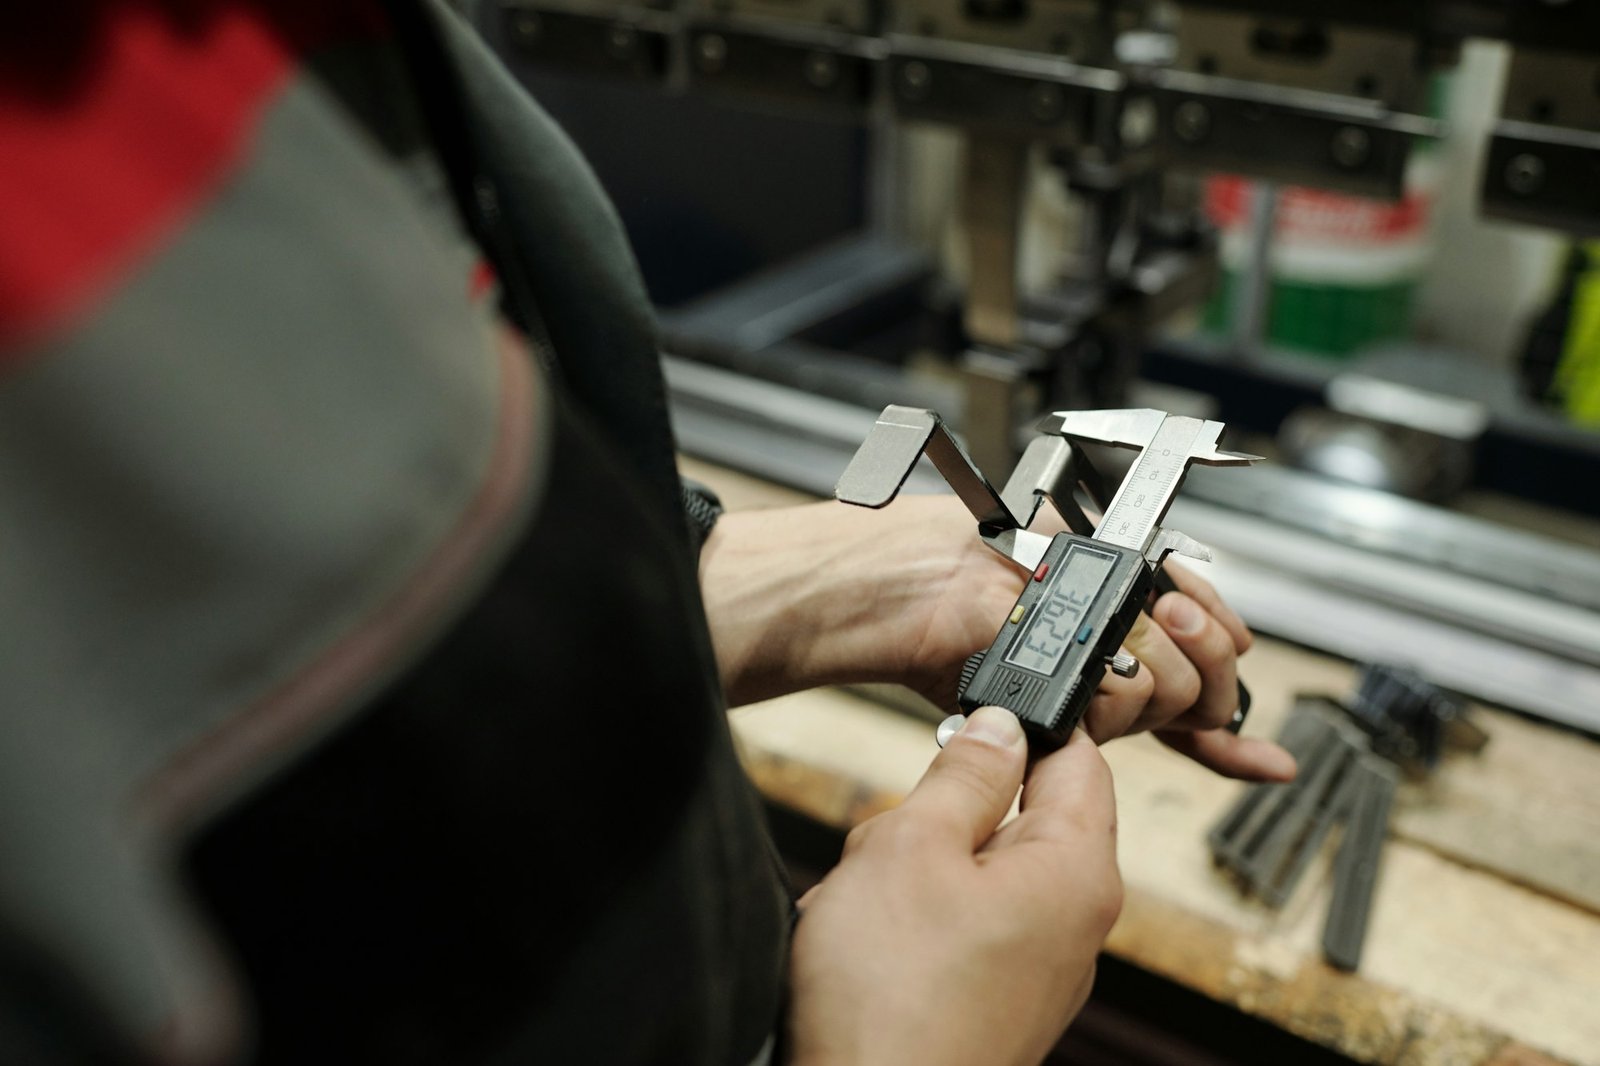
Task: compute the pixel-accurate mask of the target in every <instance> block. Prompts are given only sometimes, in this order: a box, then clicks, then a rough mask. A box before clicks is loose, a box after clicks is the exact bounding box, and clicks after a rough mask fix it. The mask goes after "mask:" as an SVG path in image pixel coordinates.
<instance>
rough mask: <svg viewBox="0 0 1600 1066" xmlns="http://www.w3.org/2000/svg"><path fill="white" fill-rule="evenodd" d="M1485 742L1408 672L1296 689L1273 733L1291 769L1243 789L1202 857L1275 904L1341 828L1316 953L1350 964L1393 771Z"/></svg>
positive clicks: (1441, 696) (1395, 781)
mask: <svg viewBox="0 0 1600 1066" xmlns="http://www.w3.org/2000/svg"><path fill="white" fill-rule="evenodd" d="M1486 740H1487V737H1486V735H1485V734H1484V733H1483V732H1482V730H1479V729H1477V727H1475V726H1472V725H1470V723H1467V722H1466V720H1465V718H1464V717H1462V713H1461V705H1460V704H1459V703H1458V702H1456V701H1455V700H1453V699H1452V698H1451V697H1449V696H1448V695H1447V694H1445V693H1443V692H1441V691H1440V690H1438V689H1436V688H1434V687H1433V686H1431V685H1428V684H1426V683H1425V682H1423V681H1421V679H1420V678H1418V677H1417V676H1416V675H1415V674H1413V673H1411V672H1409V671H1406V670H1402V669H1398V668H1391V667H1383V666H1368V667H1367V668H1366V669H1365V671H1364V673H1363V675H1362V677H1361V680H1360V682H1359V684H1358V686H1357V690H1356V692H1355V693H1354V694H1353V695H1352V696H1351V697H1350V698H1349V699H1348V700H1346V701H1339V700H1334V699H1332V698H1329V697H1324V696H1307V695H1302V696H1301V697H1300V699H1299V701H1298V702H1297V703H1296V705H1295V708H1294V711H1293V712H1292V713H1291V714H1290V717H1289V720H1288V722H1287V723H1286V724H1285V725H1284V728H1283V732H1282V734H1281V735H1280V736H1279V738H1278V741H1279V743H1280V744H1282V745H1283V746H1284V747H1285V748H1287V749H1288V750H1289V751H1290V752H1291V753H1292V754H1293V755H1294V757H1295V759H1296V760H1297V761H1298V762H1299V764H1300V773H1299V776H1298V777H1296V779H1295V780H1294V781H1293V782H1291V783H1289V784H1282V785H1280V784H1261V785H1254V786H1252V787H1251V788H1250V789H1249V790H1248V791H1247V792H1245V794H1244V795H1243V796H1242V797H1240V799H1239V800H1238V802H1237V803H1235V804H1234V805H1233V807H1232V808H1230V809H1229V810H1228V812H1227V813H1226V814H1224V815H1223V816H1222V818H1221V819H1219V820H1218V821H1217V823H1216V824H1215V825H1214V826H1212V828H1211V831H1210V833H1209V834H1208V837H1207V842H1208V844H1209V845H1210V848H1211V855H1212V858H1213V859H1214V860H1215V861H1216V863H1217V864H1218V865H1219V866H1222V867H1224V868H1226V869H1227V870H1228V871H1230V872H1231V873H1232V874H1233V875H1234V876H1235V877H1236V878H1237V879H1238V880H1239V882H1240V884H1241V886H1242V887H1243V888H1244V889H1245V890H1246V891H1247V892H1249V893H1251V894H1253V895H1255V896H1257V897H1258V898H1260V899H1261V900H1262V902H1264V903H1266V904H1267V905H1268V906H1271V907H1280V906H1282V905H1283V904H1284V902H1285V901H1287V900H1288V898H1289V896H1290V894H1291V893H1292V892H1293V891H1294V889H1295V886H1296V885H1297V884H1298V883H1299V882H1300V879H1301V877H1302V876H1303V875H1304V874H1305V872H1306V870H1307V869H1308V868H1309V867H1310V865H1311V863H1312V861H1313V860H1314V859H1315V858H1316V856H1317V855H1318V854H1319V853H1320V852H1321V850H1322V845H1323V843H1324V841H1326V840H1327V838H1328V837H1329V835H1330V834H1331V833H1332V832H1333V830H1334V829H1335V828H1336V827H1339V826H1342V827H1343V830H1342V839H1341V841H1340V844H1339V850H1338V854H1337V857H1336V858H1335V859H1334V865H1333V900H1332V902H1331V903H1330V905H1329V907H1328V917H1327V921H1326V924H1325V925H1324V926H1323V934H1322V951H1323V955H1324V956H1325V957H1326V958H1327V960H1328V962H1329V963H1330V964H1332V965H1334V966H1337V967H1339V968H1340V969H1344V970H1354V969H1356V968H1357V967H1358V966H1359V965H1360V962H1361V949H1362V944H1363V942H1364V941H1365V939H1366V931H1367V921H1368V918H1369V916H1370V913H1371V909H1372V897H1373V891H1374V889H1375V888H1376V885H1377V876H1378V865H1379V862H1380V860H1381V858H1382V854H1383V843H1384V840H1385V838H1386V837H1387V835H1388V827H1389V811H1390V808H1391V807H1392V806H1393V803H1394V796H1395V791H1396V789H1397V787H1398V785H1399V781H1400V771H1401V769H1402V768H1404V769H1406V770H1407V771H1408V772H1409V773H1412V774H1414V775H1420V774H1421V773H1423V772H1425V771H1426V770H1427V769H1431V768H1432V766H1433V765H1435V764H1436V763H1437V760H1438V756H1439V754H1440V751H1441V750H1442V747H1443V746H1444V745H1445V743H1446V742H1448V743H1450V744H1451V745H1452V746H1456V747H1462V748H1467V749H1470V750H1476V749H1478V748H1481V747H1482V746H1483V744H1484V743H1485V742H1486Z"/></svg>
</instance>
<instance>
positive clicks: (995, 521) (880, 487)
mask: <svg viewBox="0 0 1600 1066" xmlns="http://www.w3.org/2000/svg"><path fill="white" fill-rule="evenodd" d="M1062 443H1063V444H1064V443H1065V442H1064V441H1063V442H1062ZM924 454H926V455H927V457H928V458H929V459H930V460H932V461H933V465H934V467H935V468H936V469H937V470H938V471H939V473H940V475H942V476H943V477H944V479H945V481H947V482H949V484H950V487H951V488H952V489H954V490H955V493H956V497H957V498H958V499H960V500H961V502H962V503H963V504H965V505H966V508H967V510H969V511H971V512H972V516H973V517H974V518H976V519H977V520H978V535H979V536H980V537H982V538H983V541H984V543H985V544H987V545H989V547H991V548H993V549H994V550H995V551H997V552H999V553H1000V554H1001V555H1003V556H1005V557H1006V558H1007V559H1009V560H1011V561H1012V562H1013V563H1015V564H1016V565H1017V566H1018V567H1021V568H1022V569H1023V570H1026V571H1028V572H1030V573H1031V572H1032V571H1033V570H1034V569H1036V568H1037V567H1038V565H1039V560H1040V559H1042V558H1043V557H1044V553H1045V549H1046V548H1048V547H1049V546H1050V538H1049V537H1046V536H1043V535H1042V534H1038V533H1030V532H1028V528H1027V527H1028V523H1030V522H1032V521H1033V517H1034V515H1035V514H1036V513H1037V512H1038V509H1039V496H1038V494H1036V493H1034V492H1032V491H1031V490H1029V491H1023V487H1022V486H1021V483H1020V482H1018V480H1017V478H1016V477H1015V476H1013V477H1012V479H1011V482H1012V483H1013V484H1016V485H1017V486H1018V488H1016V489H1015V490H1013V489H1012V485H1011V484H1008V485H1007V490H1008V492H1007V495H1006V496H1005V497H1002V496H1001V494H1000V493H999V492H996V491H995V488H994V486H993V485H991V484H990V483H989V479H988V478H986V477H984V476H983V472H982V471H980V470H979V469H978V467H977V465H976V464H975V463H973V461H972V460H971V458H969V457H968V455H967V453H966V452H965V451H964V450H963V449H962V447H961V445H960V443H959V442H957V441H956V439H955V437H954V436H952V435H951V433H950V430H949V429H948V428H947V427H946V426H945V424H944V419H942V418H940V417H939V415H938V414H937V413H935V412H933V411H928V410H925V409H923V408H920V407H900V406H896V405H890V406H889V407H885V408H884V409H883V413H882V414H881V415H879V416H878V421H877V423H876V424H875V425H874V426H873V427H872V431H871V432H870V433H868V434H867V439H866V440H864V441H862V442H861V447H860V448H858V449H857V450H856V454H855V457H854V458H852V459H851V460H850V465H849V466H847V467H845V471H844V473H843V474H842V475H841V476H840V478H839V483H838V485H837V486H835V488H834V490H833V494H834V496H835V497H836V498H838V499H839V500H841V501H843V502H844V503H850V504H855V505H856V506H858V507H886V506H888V505H889V503H891V502H892V501H893V500H894V498H895V497H896V496H898V495H900V490H901V488H902V487H904V485H905V483H906V478H908V477H910V476H911V471H912V469H913V468H915V467H916V465H917V460H918V459H920V458H921V457H922V456H923V455H924Z"/></svg>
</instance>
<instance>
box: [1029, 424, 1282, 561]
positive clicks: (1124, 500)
mask: <svg viewBox="0 0 1600 1066" xmlns="http://www.w3.org/2000/svg"><path fill="white" fill-rule="evenodd" d="M1045 424H1046V425H1048V426H1050V427H1053V429H1054V431H1055V432H1058V433H1060V434H1061V435H1062V436H1064V437H1067V438H1069V439H1071V438H1073V437H1077V438H1079V439H1083V440H1092V441H1097V442H1099V443H1102V444H1112V445H1119V446H1122V447H1135V448H1142V449H1143V451H1142V452H1141V453H1140V455H1139V458H1138V460H1137V461H1136V462H1135V463H1134V464H1133V469H1131V470H1129V471H1128V475H1127V476H1126V477H1125V478H1123V479H1122V485H1121V487H1120V488H1118V489H1117V494H1116V495H1115V496H1114V497H1112V499H1111V503H1110V504H1109V505H1107V507H1106V513H1105V515H1104V517H1102V518H1101V519H1100V526H1099V528H1098V529H1096V530H1095V534H1094V536H1095V539H1096V540H1100V541H1104V542H1106V543H1108V544H1117V545H1120V546H1122V547H1124V548H1132V549H1133V550H1134V551H1137V552H1142V553H1145V555H1146V557H1147V558H1148V557H1149V556H1150V555H1151V554H1152V549H1154V554H1155V555H1156V556H1157V557H1156V558H1154V559H1152V560H1151V565H1152V566H1159V565H1160V564H1161V557H1163V556H1164V555H1165V554H1166V552H1168V551H1173V550H1182V549H1183V548H1185V547H1187V546H1189V545H1191V544H1193V542H1192V541H1189V540H1188V539H1187V538H1180V537H1166V538H1158V536H1157V534H1158V533H1160V532H1161V530H1160V522H1161V519H1162V518H1164V517H1165V516H1166V513H1167V509H1168V508H1169V507H1171V506H1172V501H1173V499H1174V498H1175V497H1176V496H1177V494H1178V488H1179V486H1181V485H1182V484H1183V478H1184V475H1185V474H1186V473H1187V472H1188V469H1189V464H1190V463H1191V462H1201V463H1209V464H1212V465H1218V466H1221V465H1246V464H1249V463H1253V462H1255V461H1256V460H1257V459H1259V458H1260V457H1259V456H1254V455H1245V454H1243V453H1240V452H1224V451H1219V450H1218V448H1217V441H1218V440H1219V439H1220V438H1221V436H1222V430H1223V428H1224V427H1223V424H1222V423H1221V422H1212V421H1206V420H1202V419H1198V418H1188V417H1185V416H1182V415H1169V414H1166V413H1165V412H1162V411H1156V410H1151V409H1144V410H1129V411H1057V412H1056V413H1055V414H1054V415H1051V416H1050V417H1049V418H1048V419H1046V423H1045ZM1195 547H1198V545H1195ZM1186 554H1187V553H1186ZM1201 557H1202V558H1205V557H1207V556H1204V555H1202V556H1201Z"/></svg>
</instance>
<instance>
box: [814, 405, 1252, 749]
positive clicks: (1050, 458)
mask: <svg viewBox="0 0 1600 1066" xmlns="http://www.w3.org/2000/svg"><path fill="white" fill-rule="evenodd" d="M1039 428H1040V432H1041V436H1039V437H1038V438H1036V439H1035V440H1034V442H1033V443H1032V444H1031V445H1030V446H1029V448H1028V450H1027V452H1026V453H1025V454H1024V455H1023V458H1022V461H1021V462H1020V463H1018V465H1017V468H1016V470H1015V471H1014V472H1013V473H1012V476H1011V478H1010V480H1009V481H1008V482H1007V484H1006V488H1005V490H1004V492H996V491H995V489H994V488H993V486H992V485H990V483H989V482H988V480H987V479H985V478H984V476H983V474H982V473H981V472H980V471H979V470H978V468H977V467H976V466H975V465H974V464H973V462H972V460H971V459H970V458H968V456H967V454H966V453H965V452H964V451H963V450H962V449H961V446H960V445H959V444H958V443H957V442H956V440H955V438H954V437H952V436H951V435H950V433H949V431H948V430H947V429H946V428H945V426H944V423H943V421H942V420H941V419H940V417H939V416H938V415H937V414H936V413H934V412H932V411H928V410H924V409H921V408H913V407H897V406H890V407H888V408H885V409H884V412H883V414H882V415H880V416H879V418H878V421H877V424H876V425H874V426H873V428H872V431H871V432H870V433H869V434H868V435H867V438H866V440H865V441H863V442H862V444H861V447H860V449H859V450H858V451H857V452H856V454H855V458H854V459H852V460H851V462H850V465H849V466H848V467H847V468H846V469H845V472H844V475H843V476H842V477H841V478H840V479H839V484H838V486H837V488H836V489H835V495H836V496H837V497H838V498H839V499H840V500H842V501H844V502H845V503H852V504H857V505H860V506H865V507H883V506H885V505H887V504H888V503H889V502H890V501H891V500H893V499H894V498H895V496H896V495H898V494H899V491H900V488H901V486H902V485H903V484H904V483H905V480H906V478H907V477H908V476H909V475H910V473H911V470H912V468H913V467H914V466H915V465H916V463H917V460H918V459H919V458H920V457H921V456H922V455H923V454H924V453H926V454H927V456H928V458H929V459H931V460H932V461H933V464H934V466H935V467H936V468H937V469H938V471H939V473H940V474H942V475H943V476H944V478H945V480H946V481H948V482H949V483H950V486H951V487H952V488H953V489H955V491H956V495H957V496H958V497H959V498H960V499H961V501H962V502H963V503H964V504H966V506H967V509H968V510H970V511H971V512H972V514H973V517H975V518H976V519H977V520H978V535H979V536H980V537H981V538H982V539H983V541H984V542H985V543H986V544H988V545H989V546H990V547H991V548H993V549H994V550H995V551H997V552H999V553H1000V554H1001V555H1003V556H1005V557H1006V558H1007V559H1009V560H1011V561H1012V562H1013V563H1015V564H1016V565H1017V566H1018V567H1019V568H1021V569H1022V571H1023V572H1024V573H1026V574H1028V575H1030V577H1031V578H1032V580H1030V581H1029V582H1028V583H1027V585H1026V586H1025V587H1024V589H1023V591H1022V594H1021V596H1020V597H1018V599H1017V603H1016V606H1015V607H1014V608H1013V609H1012V611H1011V614H1010V616H1009V617H1008V618H1007V620H1006V622H1005V623H1004V624H1003V625H1002V626H1001V627H1000V632H999V633H998V634H997V635H996V636H995V639H994V641H993V643H992V644H991V645H990V647H989V649H988V651H986V652H979V653H978V654H976V655H974V656H972V658H971V659H969V660H968V661H967V664H966V667H965V668H964V669H963V671H962V681H961V691H960V704H961V706H962V708H963V709H965V710H968V711H971V710H975V709H977V708H978V707H980V706H984V705H988V704H994V705H998V706H1002V707H1005V708H1006V709H1008V710H1010V711H1012V712H1013V713H1014V714H1016V715H1017V717H1019V718H1020V719H1022V723H1023V727H1024V728H1025V729H1026V731H1027V732H1028V735H1029V737H1030V740H1031V742H1032V743H1033V745H1034V746H1035V747H1036V748H1040V749H1044V750H1049V749H1051V748H1056V747H1059V746H1061V745H1062V744H1064V743H1066V741H1067V738H1068V737H1070V736H1071V735H1072V730H1073V728H1074V727H1075V726H1076V725H1077V724H1078V720H1079V719H1080V718H1081V717H1082V716H1083V712H1084V709H1085V708H1086V707H1087V706H1088V703H1089V699H1090V698H1091V697H1092V696H1093V695H1094V691H1095V689H1096V688H1097V687H1098V686H1099V684H1100V680H1101V678H1103V677H1104V676H1105V671H1106V670H1107V669H1108V668H1109V669H1111V670H1112V671H1114V672H1116V673H1118V674H1121V675H1123V676H1126V677H1131V676H1133V674H1134V673H1135V672H1136V671H1137V670H1138V668H1139V663H1138V660H1136V659H1134V658H1133V657H1131V656H1129V655H1126V654H1124V653H1122V652H1121V651H1120V649H1121V646H1122V642H1123V639H1124V638H1125V637H1126V636H1127V635H1128V631H1129V629H1131V628H1132V626H1133V623H1134V619H1135V618H1136V617H1137V615H1138V614H1139V612H1140V611H1141V610H1143V609H1145V608H1146V607H1147V603H1148V599H1149V596H1150V593H1151V591H1152V589H1154V588H1156V587H1157V582H1158V575H1160V576H1161V578H1163V579H1164V580H1162V581H1161V587H1163V588H1170V587H1172V586H1171V584H1170V581H1171V579H1170V578H1166V577H1165V575H1163V574H1161V566H1162V563H1163V562H1164V561H1165V559H1166V557H1167V555H1168V554H1170V553H1171V552H1174V551H1176V552H1178V553H1180V554H1183V555H1190V556H1193V557H1196V558H1200V559H1209V558H1210V552H1209V551H1208V550H1207V549H1206V548H1205V547H1204V546H1203V545H1201V544H1199V543H1197V542H1195V541H1194V540H1192V539H1190V538H1189V537H1187V536H1184V535H1183V534H1182V533H1179V532H1177V531H1175V530H1170V529H1163V528H1161V525H1160V522H1161V519H1162V518H1163V517H1164V516H1165V515H1166V513H1167V508H1168V507H1169V506H1170V505H1171V503H1172V500H1173V498H1174V497H1175V496H1176V495H1177V492H1178V488H1179V486H1180V485H1181V484H1182V483H1183V478H1184V475H1185V473H1186V472H1187V471H1188V468H1189V464H1190V463H1196V462H1198V463H1206V464H1210V465H1214V466H1227V465H1239V464H1248V463H1251V462H1254V461H1255V459H1256V457H1255V456H1251V455H1243V454H1239V453H1235V452H1225V451H1221V450H1219V449H1218V447H1217V443H1218V439H1219V438H1220V437H1221V434H1222V430H1223V425H1222V423H1220V422H1211V421H1203V420H1201V419H1198V418H1187V417H1181V416H1175V415H1169V414H1166V413H1165V412H1162V411H1155V410H1124V411H1062V412H1057V413H1055V414H1052V415H1049V416H1047V417H1046V418H1045V419H1044V421H1043V422H1042V423H1041V425H1040V427H1039ZM1074 440H1078V441H1095V442H1099V443H1102V444H1109V445H1115V446H1120V447H1125V448H1137V449H1141V454H1140V456H1139V458H1138V459H1137V460H1136V461H1135V462H1134V464H1133V466H1132V468H1131V469H1130V470H1129V472H1128V474H1127V476H1126V477H1125V478H1124V479H1123V482H1122V486H1121V487H1120V488H1119V489H1118V491H1117V493H1116V495H1115V496H1114V497H1113V498H1112V500H1111V502H1110V504H1109V505H1108V506H1107V507H1106V508H1105V510H1104V513H1103V516H1102V517H1101V519H1100V522H1099V525H1098V526H1097V527H1096V526H1095V525H1094V524H1093V523H1091V522H1090V520H1089V518H1088V516H1087V515H1086V514H1084V512H1083V510H1082V508H1080V507H1079V506H1078V505H1077V503H1076V502H1075V500H1074V499H1073V493H1074V491H1075V490H1076V489H1078V488H1079V487H1083V488H1084V489H1085V490H1086V491H1087V490H1088V489H1089V488H1091V487H1092V486H1093V484H1094V481H1095V475H1094V474H1093V472H1092V468H1091V467H1090V466H1089V464H1088V461H1087V459H1086V458H1085V457H1084V456H1083V455H1082V452H1081V450H1080V449H1078V448H1076V447H1074V446H1073V444H1072V443H1071V442H1072V441H1074ZM1044 496H1049V497H1051V500H1052V502H1053V503H1054V504H1055V506H1056V509H1057V510H1058V511H1060V512H1061V514H1062V517H1063V518H1064V519H1065V520H1066V522H1067V525H1068V527H1069V529H1070V530H1071V532H1067V533H1060V534H1057V535H1056V536H1055V537H1047V536H1044V535H1043V534H1040V533H1033V532H1030V531H1029V530H1028V528H1027V527H1028V525H1029V523H1031V522H1032V520H1033V518H1034V515H1035V514H1036V513H1037V511H1038V508H1039V504H1040V500H1041V498H1042V497H1044ZM1096 502H1097V503H1098V501H1096ZM1239 696H1240V709H1239V711H1238V712H1237V713H1236V715H1235V720H1234V723H1233V728H1234V729H1235V730H1237V728H1238V726H1239V725H1240V724H1241V723H1242V721H1243V714H1244V712H1245V710H1246V709H1247V707H1248V700H1249V693H1248V692H1247V691H1245V689H1244V686H1243V685H1240V688H1239Z"/></svg>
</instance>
